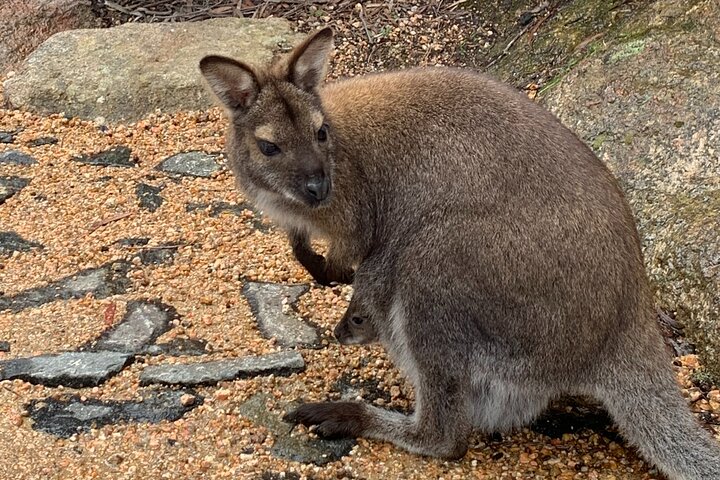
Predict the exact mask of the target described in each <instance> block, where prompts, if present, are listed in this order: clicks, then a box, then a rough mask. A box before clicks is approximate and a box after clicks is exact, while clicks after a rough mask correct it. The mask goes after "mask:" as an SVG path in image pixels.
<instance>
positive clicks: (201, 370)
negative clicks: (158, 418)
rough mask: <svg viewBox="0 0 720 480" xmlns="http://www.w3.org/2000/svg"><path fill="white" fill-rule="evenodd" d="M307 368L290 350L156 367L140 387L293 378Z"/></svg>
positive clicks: (148, 370) (144, 375) (148, 371)
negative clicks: (291, 376)
mask: <svg viewBox="0 0 720 480" xmlns="http://www.w3.org/2000/svg"><path fill="white" fill-rule="evenodd" d="M304 369H305V361H304V360H303V358H302V356H301V355H300V354H299V353H298V352H296V351H294V350H287V351H283V352H277V353H269V354H267V355H260V356H257V357H241V358H233V359H228V360H217V361H213V362H202V363H192V364H185V365H153V366H149V367H147V368H145V370H143V371H142V373H141V374H140V384H141V385H148V384H151V383H162V384H168V385H187V386H191V385H212V384H216V383H217V382H221V381H223V380H234V379H238V378H248V377H255V376H258V375H270V374H273V375H290V374H292V373H295V372H300V371H302V370H304Z"/></svg>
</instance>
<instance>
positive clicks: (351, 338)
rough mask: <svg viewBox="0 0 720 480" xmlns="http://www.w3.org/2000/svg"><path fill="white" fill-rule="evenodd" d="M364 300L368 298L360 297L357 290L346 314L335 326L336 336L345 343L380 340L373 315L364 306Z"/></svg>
mask: <svg viewBox="0 0 720 480" xmlns="http://www.w3.org/2000/svg"><path fill="white" fill-rule="evenodd" d="M363 301H368V299H365V298H363V299H360V298H358V294H357V292H355V293H354V294H353V297H352V299H351V300H350V305H348V308H347V310H345V314H344V315H343V317H342V318H341V319H340V321H339V322H338V324H337V325H336V326H335V329H334V331H333V333H334V335H335V338H337V340H338V342H340V343H342V344H343V345H362V344H367V343H373V342H377V341H378V334H377V330H376V329H375V327H374V325H373V319H372V316H371V315H370V314H369V313H368V312H369V309H367V308H363V305H362V302H363Z"/></svg>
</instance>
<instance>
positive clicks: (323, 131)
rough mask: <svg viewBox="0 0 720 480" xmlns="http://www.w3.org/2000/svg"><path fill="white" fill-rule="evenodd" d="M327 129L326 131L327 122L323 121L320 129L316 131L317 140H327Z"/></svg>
mask: <svg viewBox="0 0 720 480" xmlns="http://www.w3.org/2000/svg"><path fill="white" fill-rule="evenodd" d="M327 131H328V126H327V123H323V124H322V127H320V130H318V132H317V139H318V142H326V141H327Z"/></svg>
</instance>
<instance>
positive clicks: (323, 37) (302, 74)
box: [289, 27, 333, 92]
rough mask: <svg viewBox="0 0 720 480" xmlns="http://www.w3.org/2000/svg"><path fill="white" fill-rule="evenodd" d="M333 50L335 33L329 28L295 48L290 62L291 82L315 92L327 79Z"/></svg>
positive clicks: (318, 32)
mask: <svg viewBox="0 0 720 480" xmlns="http://www.w3.org/2000/svg"><path fill="white" fill-rule="evenodd" d="M332 49H333V32H332V29H331V28H329V27H327V28H323V29H322V30H319V31H317V32H316V33H314V34H313V35H311V36H310V37H309V38H308V39H307V40H305V41H304V42H303V43H302V44H300V45H298V46H297V47H295V49H294V50H293V52H292V54H291V56H290V62H289V67H290V68H289V75H290V78H289V80H290V82H292V83H293V84H294V85H295V86H297V87H298V88H301V89H303V90H305V91H308V92H310V91H312V90H314V89H315V88H316V87H317V86H318V85H320V82H322V81H323V79H324V78H325V71H326V70H327V66H328V62H329V60H330V53H331V52H332Z"/></svg>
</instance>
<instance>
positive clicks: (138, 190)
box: [135, 183, 164, 212]
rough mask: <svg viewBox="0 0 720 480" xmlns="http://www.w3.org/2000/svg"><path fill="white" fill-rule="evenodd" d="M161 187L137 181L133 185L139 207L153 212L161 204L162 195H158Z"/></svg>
mask: <svg viewBox="0 0 720 480" xmlns="http://www.w3.org/2000/svg"><path fill="white" fill-rule="evenodd" d="M160 192H162V187H154V186H152V185H148V184H146V183H138V185H137V187H135V196H136V197H137V199H138V201H139V202H140V208H144V209H145V210H149V211H151V212H154V211H155V210H157V209H158V208H160V206H161V205H162V204H163V201H164V199H163V197H161V196H160Z"/></svg>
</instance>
